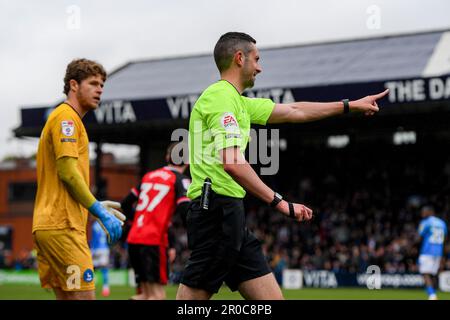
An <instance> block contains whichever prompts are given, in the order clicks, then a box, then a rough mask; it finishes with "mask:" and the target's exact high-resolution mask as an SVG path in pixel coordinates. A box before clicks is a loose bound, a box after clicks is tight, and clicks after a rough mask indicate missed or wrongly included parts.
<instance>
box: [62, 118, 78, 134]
mask: <svg viewBox="0 0 450 320" xmlns="http://www.w3.org/2000/svg"><path fill="white" fill-rule="evenodd" d="M61 131H62V134H63V135H65V136H66V137H71V136H73V134H74V132H75V124H74V123H73V121H71V120H68V121H62V122H61Z"/></svg>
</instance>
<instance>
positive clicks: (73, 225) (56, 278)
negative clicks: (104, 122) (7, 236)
mask: <svg viewBox="0 0 450 320" xmlns="http://www.w3.org/2000/svg"><path fill="white" fill-rule="evenodd" d="M105 80H106V72H105V70H104V68H103V67H102V66H101V65H100V64H98V63H96V62H94V61H90V60H86V59H78V60H74V61H72V62H71V63H70V64H69V65H68V66H67V69H66V75H65V77H64V93H65V94H66V95H67V100H66V101H64V102H63V103H61V104H60V105H58V106H57V107H56V108H55V109H54V110H53V111H52V113H51V114H50V116H49V118H48V120H47V122H46V124H45V126H44V129H43V130H42V133H41V137H40V140H39V147H38V152H37V159H36V161H37V164H36V170H37V183H38V188H37V195H36V202H35V206H34V212H33V230H32V232H33V240H34V243H35V247H36V250H37V261H38V271H39V278H40V281H41V285H42V287H43V288H51V289H53V291H54V292H55V295H56V299H59V300H78V299H83V300H85V299H95V286H94V273H93V265H92V258H91V252H90V250H89V246H88V242H87V236H86V227H87V221H88V212H89V213H90V214H92V215H93V216H94V217H95V218H96V219H97V220H98V221H99V223H100V225H101V227H102V228H103V229H104V230H105V232H106V234H107V237H108V242H109V243H114V242H115V241H117V240H118V239H119V238H120V236H121V234H122V224H123V221H124V220H125V216H124V215H123V214H122V213H120V212H119V211H118V210H117V209H119V208H120V204H119V203H117V202H112V201H105V202H99V201H97V200H96V199H95V197H94V196H93V195H92V193H91V192H90V191H89V154H88V151H89V140H88V136H87V133H86V129H85V128H84V125H83V122H82V121H81V119H82V118H83V116H84V115H85V114H86V113H87V112H88V111H90V110H94V109H96V108H97V107H98V104H99V102H100V96H101V94H102V91H103V84H104V82H105Z"/></svg>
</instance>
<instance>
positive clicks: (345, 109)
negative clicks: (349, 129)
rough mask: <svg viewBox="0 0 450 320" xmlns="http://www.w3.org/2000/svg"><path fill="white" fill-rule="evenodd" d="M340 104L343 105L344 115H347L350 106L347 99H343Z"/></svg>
mask: <svg viewBox="0 0 450 320" xmlns="http://www.w3.org/2000/svg"><path fill="white" fill-rule="evenodd" d="M342 102H343V103H344V114H347V113H349V112H350V104H349V102H348V99H343V100H342Z"/></svg>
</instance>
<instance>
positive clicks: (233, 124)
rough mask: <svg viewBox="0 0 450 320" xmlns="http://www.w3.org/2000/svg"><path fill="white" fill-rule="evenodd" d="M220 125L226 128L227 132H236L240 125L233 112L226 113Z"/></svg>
mask: <svg viewBox="0 0 450 320" xmlns="http://www.w3.org/2000/svg"><path fill="white" fill-rule="evenodd" d="M220 124H221V125H222V127H224V128H225V130H227V131H229V130H234V129H236V128H238V127H239V126H238V123H237V121H236V117H235V116H234V114H232V113H231V112H225V113H224V114H223V115H222V119H221V121H220Z"/></svg>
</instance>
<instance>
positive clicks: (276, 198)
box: [270, 192, 283, 208]
mask: <svg viewBox="0 0 450 320" xmlns="http://www.w3.org/2000/svg"><path fill="white" fill-rule="evenodd" d="M282 200H283V197H282V196H281V195H280V194H279V193H277V192H275V194H274V195H273V200H272V202H271V203H270V206H271V207H272V208H275V207H276V206H277V204H279V203H280V202H281V201H282Z"/></svg>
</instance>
